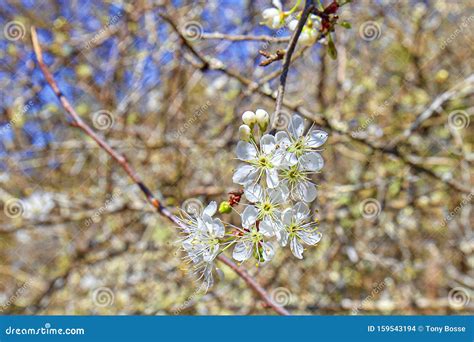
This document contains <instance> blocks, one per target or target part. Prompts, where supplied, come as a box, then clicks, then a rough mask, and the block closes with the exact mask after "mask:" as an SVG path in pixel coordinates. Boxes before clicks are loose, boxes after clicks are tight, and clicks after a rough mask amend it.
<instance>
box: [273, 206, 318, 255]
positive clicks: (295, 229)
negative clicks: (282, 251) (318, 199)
mask: <svg viewBox="0 0 474 342" xmlns="http://www.w3.org/2000/svg"><path fill="white" fill-rule="evenodd" d="M283 225H284V230H283V235H282V239H281V240H280V243H281V245H282V246H286V245H287V244H288V243H289V244H290V249H291V252H292V253H293V255H294V256H295V257H297V258H298V259H303V251H304V248H303V243H304V244H306V245H310V246H313V245H315V244H317V243H318V242H319V241H320V240H321V236H322V235H321V233H320V232H319V231H318V225H317V222H314V221H311V217H310V211H309V207H308V205H306V204H305V203H302V202H298V203H296V204H295V205H294V206H293V208H288V209H286V210H285V211H284V212H283Z"/></svg>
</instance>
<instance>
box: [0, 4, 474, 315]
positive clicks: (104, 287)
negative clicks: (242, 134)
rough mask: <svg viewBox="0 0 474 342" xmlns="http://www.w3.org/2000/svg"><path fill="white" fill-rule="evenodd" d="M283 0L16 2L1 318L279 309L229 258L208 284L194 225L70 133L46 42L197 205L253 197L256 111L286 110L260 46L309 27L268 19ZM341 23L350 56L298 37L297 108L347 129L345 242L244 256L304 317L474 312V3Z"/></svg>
mask: <svg viewBox="0 0 474 342" xmlns="http://www.w3.org/2000/svg"><path fill="white" fill-rule="evenodd" d="M293 4H294V1H283V5H284V8H285V9H289V8H291V6H293ZM325 4H328V2H327V1H326V2H325ZM268 7H271V2H270V1H269V0H261V1H260V0H259V1H244V0H228V1H160V0H155V1H152V0H150V1H146V0H139V1H114V0H110V1H76V0H72V1H60V0H56V1H53V0H44V1H33V0H30V1H26V0H25V1H20V0H18V1H15V0H6V1H2V2H1V4H0V37H1V39H0V47H1V50H0V203H1V204H0V209H1V210H0V310H1V312H0V313H1V314H192V315H195V314H196V315H207V314H217V315H220V314H225V315H227V314H271V313H272V311H271V310H269V309H268V308H267V307H266V306H265V305H264V304H263V303H262V302H261V301H260V300H259V299H258V297H256V296H255V294H254V293H253V292H252V290H250V289H249V288H247V287H246V285H245V283H244V282H243V281H242V279H240V278H238V277H237V276H236V275H235V273H233V272H232V271H231V270H230V269H228V268H227V267H226V266H225V265H219V268H220V271H219V275H220V276H219V281H218V283H217V284H216V285H215V286H214V287H213V288H211V289H210V291H209V292H208V293H207V294H202V293H199V292H198V291H197V285H196V283H195V280H194V279H193V277H192V276H190V275H189V273H190V272H189V270H188V269H187V268H188V267H187V265H186V264H185V263H184V262H183V261H182V257H183V254H182V253H181V252H180V251H179V249H178V244H177V243H176V240H177V234H176V228H175V227H173V226H172V225H171V224H170V223H169V222H168V221H166V220H165V219H163V218H161V217H160V216H159V215H157V214H156V213H155V212H154V211H153V209H152V208H151V206H150V205H148V204H147V203H146V202H145V200H144V198H143V196H142V194H141V192H140V190H139V189H138V187H137V186H136V185H134V184H132V183H131V182H130V181H129V179H128V178H127V176H126V174H125V173H124V172H123V171H122V169H121V168H120V167H118V166H117V164H116V163H115V162H114V161H113V160H111V158H110V157H109V156H108V155H107V154H106V153H105V152H104V151H102V150H100V149H99V148H98V147H97V146H96V145H95V143H94V142H93V141H92V140H91V139H90V138H88V137H86V136H85V135H84V134H83V133H82V132H81V131H79V130H77V129H74V128H73V127H71V126H70V125H69V124H68V123H69V122H68V119H67V117H66V115H65V112H64V110H63V109H62V108H61V106H60V104H59V102H58V101H57V99H56V98H55V96H54V94H53V92H52V91H51V89H50V88H49V87H48V85H47V83H46V82H45V79H44V77H43V76H42V74H41V72H40V70H39V68H38V67H37V64H36V61H35V58H34V54H33V51H32V45H31V37H30V28H31V26H33V25H34V26H36V27H37V29H38V32H39V38H40V41H41V44H42V46H43V51H44V54H45V62H46V64H47V65H49V67H50V68H51V70H52V71H53V73H54V75H55V77H56V79H57V81H58V83H59V86H60V87H61V88H62V91H63V92H64V93H65V95H66V96H67V97H68V98H69V100H70V101H71V103H72V104H73V105H74V107H75V108H76V110H77V112H78V113H79V114H80V115H81V116H82V118H83V119H84V120H85V121H86V122H88V123H89V124H90V125H91V126H92V127H93V128H94V129H95V130H96V131H97V132H98V133H99V134H100V135H101V136H103V137H104V138H105V139H106V140H107V141H108V142H110V144H111V145H112V146H113V147H114V148H116V149H117V150H118V151H120V152H122V153H124V154H125V155H126V156H127V157H128V158H129V160H130V163H131V165H133V167H135V168H136V169H137V171H138V172H139V173H140V174H141V175H142V176H143V178H144V181H145V183H146V184H148V185H149V187H150V188H151V189H152V190H153V191H154V192H155V194H156V195H157V196H158V197H159V198H160V199H162V200H163V201H164V202H165V203H166V204H167V205H169V206H170V207H171V208H177V207H180V206H181V205H182V203H183V202H184V201H185V200H187V199H190V198H191V199H197V200H199V201H201V202H203V203H207V202H208V201H210V200H216V201H222V200H224V199H226V198H227V197H228V195H227V193H228V192H229V191H232V190H238V188H236V186H235V185H234V184H232V172H233V169H234V168H235V167H236V166H237V160H235V155H234V149H235V145H236V142H237V141H238V134H237V130H238V127H239V125H240V124H241V121H240V116H241V114H242V113H243V112H244V111H245V110H255V109H257V108H263V109H266V110H267V111H268V112H270V113H271V112H273V111H274V108H275V101H274V99H273V97H274V96H275V91H276V88H277V86H278V76H279V71H280V69H281V61H277V62H274V63H272V64H271V65H269V66H266V67H262V66H259V63H260V62H262V61H263V60H264V58H263V57H262V56H261V55H260V54H259V52H258V50H265V51H267V52H275V51H276V50H277V49H284V48H286V46H287V44H288V43H287V41H288V37H289V35H290V34H291V32H289V31H288V30H287V29H286V28H282V29H279V30H271V29H268V28H266V27H264V26H262V25H260V21H261V20H262V17H261V13H262V10H263V9H265V8H268ZM162 14H165V16H163V15H162ZM338 15H339V16H340V18H341V20H345V21H348V22H350V24H351V26H352V27H351V28H350V29H346V28H343V27H341V26H337V28H336V31H335V33H334V40H335V43H336V47H337V51H338V58H337V60H333V59H331V58H330V57H329V56H328V55H327V47H326V46H325V45H324V43H323V44H315V45H314V46H312V47H310V48H302V47H301V46H300V45H298V46H297V51H296V53H295V61H294V62H293V64H292V65H291V70H290V73H289V78H288V86H287V93H286V97H285V100H286V102H285V104H286V106H285V107H284V109H285V111H287V112H288V113H291V114H292V113H296V112H299V113H300V114H302V115H305V116H306V117H307V118H312V119H313V120H314V121H315V125H316V127H319V128H321V129H323V130H326V131H328V132H329V134H330V136H329V140H328V142H327V143H326V145H325V150H324V152H323V153H322V154H323V157H324V159H325V162H326V165H325V167H324V169H323V170H322V172H321V173H319V174H317V175H316V176H315V178H314V181H315V182H316V183H317V184H318V186H319V195H318V198H317V200H316V202H315V205H314V208H313V209H314V210H315V211H317V217H318V218H319V220H320V223H321V224H320V229H321V231H322V233H323V239H322V241H321V242H320V243H319V244H318V245H317V246H316V247H312V248H309V249H308V250H307V251H306V252H305V258H304V260H302V261H300V260H297V259H295V258H294V257H293V256H292V255H291V252H290V250H289V248H287V249H279V251H278V253H277V255H276V257H275V259H274V261H273V262H271V263H270V264H268V265H265V266H264V267H259V268H257V267H255V266H254V265H253V263H252V262H248V263H246V264H244V265H243V267H245V268H246V269H247V270H248V271H249V272H250V273H251V274H252V275H254V276H255V278H256V279H257V280H258V281H259V282H260V283H261V284H262V286H264V287H265V288H266V289H267V290H268V291H269V293H270V294H271V296H272V298H273V299H274V301H275V302H277V303H278V304H280V305H283V306H285V307H286V308H287V309H288V310H290V311H291V313H294V314H311V315H312V314H331V315H332V314H359V315H364V314H469V313H470V314H473V313H474V299H473V298H472V294H473V289H474V272H473V265H474V254H473V252H474V234H473V227H472V222H473V212H472V210H471V207H472V197H473V192H472V179H473V168H472V163H473V150H472V147H473V136H474V135H473V133H474V130H473V124H472V122H471V121H472V115H473V113H474V107H473V104H474V101H473V100H474V98H473V92H474V76H473V67H474V59H473V54H472V46H473V43H474V35H473V28H474V4H473V3H472V2H469V1H462V0H458V1H449V2H447V1H410V0H406V1H389V0H388V1H383V0H380V1H365V0H360V1H354V2H353V3H351V4H349V5H346V6H343V7H342V8H341V9H340V11H339V12H338ZM164 18H167V20H164ZM172 24H174V26H175V27H176V28H177V29H178V30H179V31H181V32H183V34H184V36H185V38H186V42H187V43H186V44H185V43H184V42H183V40H182V39H180V36H179V35H178V34H177V31H176V29H175V28H174V27H173V25H172ZM241 35H247V36H248V35H251V36H261V35H263V36H266V37H270V40H268V39H267V40H265V39H259V38H258V37H257V38H256V39H254V40H248V39H245V38H243V37H241ZM187 45H190V46H192V47H194V50H195V51H196V53H193V52H192V51H191V50H190V49H189V46H187ZM205 61H208V64H209V65H210V67H209V65H207V64H206V63H205ZM173 210H174V211H176V210H175V209H173ZM225 219H226V220H227V221H229V222H232V223H234V224H238V223H239V220H238V217H237V216H234V215H228V216H227V217H225Z"/></svg>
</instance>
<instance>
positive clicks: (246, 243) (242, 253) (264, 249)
mask: <svg viewBox="0 0 474 342" xmlns="http://www.w3.org/2000/svg"><path fill="white" fill-rule="evenodd" d="M257 219H258V210H257V208H256V207H254V206H251V205H250V206H247V208H245V210H244V212H243V213H242V227H243V228H242V229H241V230H240V236H239V239H238V242H237V243H236V245H235V247H234V251H233V253H232V256H233V258H234V259H235V260H237V261H245V260H248V259H249V258H250V257H251V256H252V255H253V256H254V257H255V258H256V259H257V261H258V263H259V264H260V263H261V264H264V263H266V262H268V261H269V260H271V259H272V258H273V256H274V255H275V251H274V249H273V245H272V244H271V243H270V242H267V241H265V238H266V237H270V236H271V234H269V233H268V232H266V231H264V230H261V229H259V228H258V227H257Z"/></svg>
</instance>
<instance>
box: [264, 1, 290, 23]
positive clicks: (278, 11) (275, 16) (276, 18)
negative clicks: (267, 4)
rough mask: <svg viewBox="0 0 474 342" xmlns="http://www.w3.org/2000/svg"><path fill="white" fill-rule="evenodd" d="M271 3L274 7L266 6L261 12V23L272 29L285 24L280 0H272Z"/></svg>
mask: <svg viewBox="0 0 474 342" xmlns="http://www.w3.org/2000/svg"><path fill="white" fill-rule="evenodd" d="M272 3H273V6H275V7H271V8H267V9H265V10H263V12H262V17H263V22H262V24H265V25H267V26H268V27H270V28H272V29H278V28H280V27H282V26H283V25H284V24H285V12H284V11H283V6H282V4H281V1H280V0H273V1H272Z"/></svg>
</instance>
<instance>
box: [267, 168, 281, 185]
mask: <svg viewBox="0 0 474 342" xmlns="http://www.w3.org/2000/svg"><path fill="white" fill-rule="evenodd" d="M265 173H266V174H267V186H268V187H269V188H270V189H273V188H276V187H277V186H278V184H279V183H280V180H279V179H278V171H277V169H268V170H266V171H265Z"/></svg>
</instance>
